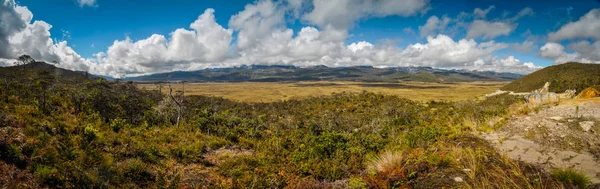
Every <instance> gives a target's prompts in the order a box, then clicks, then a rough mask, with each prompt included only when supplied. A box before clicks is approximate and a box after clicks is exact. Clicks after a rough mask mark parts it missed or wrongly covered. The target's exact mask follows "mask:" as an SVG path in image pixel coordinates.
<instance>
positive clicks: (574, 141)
mask: <svg viewBox="0 0 600 189" xmlns="http://www.w3.org/2000/svg"><path fill="white" fill-rule="evenodd" d="M586 130H587V131H586ZM481 136H482V138H484V139H486V140H488V141H490V142H491V143H492V144H494V146H495V147H496V148H497V149H498V150H499V151H500V152H501V153H506V154H507V155H508V156H509V157H511V158H513V159H517V160H522V161H524V162H528V163H533V164H538V165H541V166H542V167H544V168H546V169H548V170H553V169H566V168H570V169H574V170H577V171H581V172H583V173H584V174H586V175H587V176H588V177H589V178H590V179H591V181H592V183H600V99H599V98H595V99H589V100H583V99H575V100H566V101H562V102H561V103H560V104H558V105H550V106H546V107H542V108H541V109H539V110H537V111H535V110H534V111H531V112H530V113H529V114H526V115H517V116H513V117H512V118H510V119H509V121H508V123H507V124H506V125H504V126H503V127H502V128H500V129H499V130H497V131H494V132H491V133H483V134H481Z"/></svg>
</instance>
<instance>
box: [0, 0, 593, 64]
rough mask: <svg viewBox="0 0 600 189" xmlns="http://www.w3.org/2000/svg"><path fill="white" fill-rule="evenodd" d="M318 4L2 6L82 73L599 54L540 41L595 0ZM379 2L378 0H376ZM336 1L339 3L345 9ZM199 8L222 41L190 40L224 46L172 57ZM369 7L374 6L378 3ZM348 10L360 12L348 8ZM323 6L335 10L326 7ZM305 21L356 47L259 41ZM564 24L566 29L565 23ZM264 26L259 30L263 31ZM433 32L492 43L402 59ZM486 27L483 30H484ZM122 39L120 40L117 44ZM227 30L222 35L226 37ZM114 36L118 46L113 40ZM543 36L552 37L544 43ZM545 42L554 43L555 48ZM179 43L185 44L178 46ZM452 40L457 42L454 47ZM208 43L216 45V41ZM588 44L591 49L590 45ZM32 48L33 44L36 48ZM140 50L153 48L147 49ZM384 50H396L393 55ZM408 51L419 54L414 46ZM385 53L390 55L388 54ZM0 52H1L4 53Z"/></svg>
mask: <svg viewBox="0 0 600 189" xmlns="http://www.w3.org/2000/svg"><path fill="white" fill-rule="evenodd" d="M6 1H7V2H8V1H13V0H6ZM292 1H296V2H301V3H302V6H297V7H293V6H292V4H293V3H292ZM318 1H319V0H315V1H314V2H313V1H310V0H306V1H302V0H290V1H270V0H260V1H243V0H231V1H191V0H173V1H164V0H161V1H159V0H128V1H123V0H44V1H40V0H16V1H15V2H14V5H12V6H13V7H26V8H27V9H28V10H29V11H30V12H31V14H32V15H33V20H32V21H30V22H29V23H28V24H29V25H33V21H35V20H39V21H44V22H45V23H47V24H49V25H51V26H52V27H51V29H49V32H50V39H51V40H52V42H51V43H52V44H54V46H55V47H50V51H51V52H56V56H54V57H58V59H60V60H61V61H63V62H64V60H67V61H69V60H73V61H74V62H77V63H69V62H67V63H66V64H65V66H71V67H70V68H73V69H82V68H83V69H89V70H90V71H92V72H94V71H95V72H98V73H100V74H105V75H116V74H125V75H135V74H147V73H154V72H164V71H172V70H193V69H201V68H205V67H225V66H232V65H236V64H261V63H266V64H279V63H280V64H293V65H298V66H310V65H316V64H325V65H329V66H346V65H357V64H372V65H375V66H406V65H416V66H418V65H420V61H422V62H424V63H423V64H422V65H424V66H434V67H440V68H457V69H481V70H494V69H497V70H495V71H511V72H531V71H533V70H535V69H539V68H540V67H545V66H549V65H552V64H553V63H557V61H560V60H585V61H589V62H596V61H600V60H598V59H595V57H594V56H584V55H585V53H583V52H576V51H577V50H578V48H568V47H572V45H571V44H576V43H578V44H582V45H585V44H583V43H585V42H584V41H586V42H587V44H588V45H590V46H592V47H595V46H598V45H597V44H598V43H596V41H597V38H596V36H595V34H587V35H586V34H581V35H580V34H574V35H570V34H569V35H567V34H565V35H561V36H566V37H558V40H548V36H549V34H550V33H553V32H554V33H560V32H559V30H561V29H562V28H563V27H564V26H565V25H566V24H568V23H574V22H578V21H579V20H580V19H581V18H582V16H584V15H586V14H591V15H593V16H594V15H595V14H594V11H593V10H596V9H598V8H600V1H596V0H581V1H559V0H551V1H513V0H510V1H495V0H452V1H443V0H431V1H429V0H397V1H395V0H389V1H390V2H391V4H389V5H399V4H406V5H407V6H408V5H414V6H415V8H413V9H402V7H399V8H397V9H394V10H392V12H389V13H381V12H384V10H378V8H372V9H369V10H366V9H364V7H369V6H373V7H377V6H378V5H379V4H377V3H371V4H369V1H353V0H338V1H337V2H335V1H326V2H325V3H318ZM85 2H87V4H85ZM364 2H367V4H366V5H364V4H360V3H364ZM381 2H386V0H384V1H381ZM82 3H83V4H82ZM327 3H337V5H336V6H337V8H336V9H334V10H335V11H331V10H329V11H327V10H325V12H318V11H319V10H320V8H321V7H326V4H327ZM344 5H347V6H346V7H345V6H344ZM247 6H251V8H248V7H247ZM400 6H402V5H400ZM252 7H255V9H252ZM361 7H363V8H361ZM209 8H210V9H213V10H214V11H213V12H212V15H214V18H213V19H212V23H216V24H217V25H216V26H215V27H216V29H215V27H213V28H211V29H214V30H215V31H220V32H221V33H219V35H218V36H223V35H225V38H223V39H224V40H225V41H219V42H214V41H206V40H210V39H202V40H204V41H202V40H200V38H202V37H201V36H200V32H199V31H195V32H196V34H195V35H194V36H195V37H196V38H198V40H200V42H199V43H197V44H201V46H202V45H203V46H204V47H205V48H204V49H205V51H206V49H209V52H211V53H213V52H215V51H216V50H215V49H213V47H211V45H212V44H213V43H217V44H222V43H225V44H226V45H227V44H228V45H227V46H226V47H224V48H225V49H227V50H226V51H227V52H223V53H217V54H216V55H212V54H207V55H206V56H198V57H197V58H191V59H187V58H185V57H181V56H179V55H173V54H172V53H176V52H174V51H175V50H173V49H170V47H168V46H169V45H170V44H175V43H174V42H173V41H175V40H174V39H173V38H174V37H173V36H171V34H172V33H173V32H174V31H175V30H176V29H178V28H183V29H186V30H189V31H194V29H191V28H190V24H191V23H193V22H194V21H196V20H199V16H200V15H202V14H204V13H205V11H206V10H207V9H209ZM340 9H343V10H341V11H342V12H336V11H340ZM354 9H356V10H354ZM379 9H382V8H381V7H380V8H379ZM476 9H480V10H481V11H485V10H486V9H489V12H487V14H485V16H484V17H481V16H477V14H476V13H475V12H476ZM524 9H530V10H531V12H527V11H526V12H527V14H526V15H524V16H520V17H518V18H515V17H516V16H517V15H518V14H519V12H521V11H523V10H524ZM15 10H16V8H15ZM253 11H254V12H253ZM274 11H275V12H279V13H281V14H273V15H266V14H269V12H274ZM343 11H345V12H343ZM353 11H354V12H360V13H356V14H353V13H352V12H353ZM18 12H19V11H17V13H18ZM242 12H247V13H248V14H249V15H253V16H252V18H250V19H247V20H242V21H240V22H238V24H237V26H236V24H232V20H233V17H234V16H235V15H237V14H241V13H242ZM331 12H333V13H336V14H329V13H331ZM348 12H350V13H348ZM599 12H600V11H599ZM337 13H339V14H337ZM19 14H20V13H19ZM340 14H341V15H351V16H349V18H347V19H346V18H338V17H339V15H340ZM207 15H209V14H207ZM311 16H312V17H311ZM352 16H353V17H352ZM433 16H435V17H437V18H439V19H440V20H442V18H443V17H446V18H447V19H448V23H447V24H446V25H445V26H443V27H438V28H437V29H434V30H435V32H430V33H427V34H429V35H422V34H421V33H422V32H421V29H420V27H423V26H424V25H425V24H426V23H427V21H428V20H429V19H430V18H431V17H433ZM513 18H514V19H513ZM207 19H208V22H210V21H211V19H210V18H208V17H207ZM253 19H256V20H253ZM511 19H512V20H511ZM594 19H595V17H594V18H591V19H589V20H588V21H589V22H590V23H592V25H594V24H597V21H598V22H600V19H599V20H594ZM257 20H258V21H257ZM273 20H275V21H273ZM281 20H282V21H281ZM476 20H479V21H481V23H480V24H483V26H482V27H483V29H485V27H486V26H491V25H488V24H493V23H495V22H496V24H498V26H499V27H501V29H502V28H503V29H508V30H507V32H504V33H501V34H497V33H496V34H492V33H494V31H480V32H479V33H478V34H475V33H477V32H475V31H474V30H475V29H473V28H474V26H475V25H476V24H475V22H477V21H476ZM254 21H256V23H262V25H260V24H259V25H257V24H247V23H252V22H254ZM582 22H583V21H582ZM339 23H350V24H349V25H344V24H342V25H344V26H342V27H333V28H329V29H328V26H335V25H336V24H339ZM502 24H504V25H502ZM252 25H257V26H256V28H253V26H252ZM502 26H505V27H507V28H504V27H502ZM580 27H585V26H580ZM590 27H593V26H590ZM313 28H314V29H315V30H317V32H318V33H319V35H318V37H317V38H316V39H315V40H319V41H318V44H312V45H313V46H309V47H312V48H321V49H324V50H330V51H336V52H337V51H341V50H339V47H338V46H347V47H348V48H350V46H351V45H352V44H357V45H358V44H361V45H360V48H359V52H357V50H356V49H354V50H351V51H352V53H354V54H348V53H345V52H344V53H339V54H335V55H332V54H323V53H320V52H312V54H310V52H308V51H307V52H304V50H307V49H295V48H296V47H287V48H286V49H284V50H281V51H280V50H278V49H275V50H274V49H273V48H265V46H267V42H269V43H268V44H269V45H273V46H278V44H285V45H287V46H291V44H292V41H293V40H294V39H298V40H299V39H300V38H301V37H298V36H299V32H300V31H301V30H303V29H307V30H306V31H309V30H308V29H313ZM221 29H222V30H221ZM288 29H289V30H290V31H291V32H292V33H293V34H292V36H291V37H289V39H287V41H285V43H284V42H281V43H275V42H272V41H274V39H275V38H274V37H273V36H275V34H281V35H284V34H285V30H288ZM587 29H593V28H587ZM201 30H203V29H201ZM471 30H473V31H471ZM564 30H565V32H566V31H567V30H568V29H564ZM227 31H230V32H231V34H229V35H228V34H227ZM253 31H260V32H254V33H255V34H253V35H248V36H246V37H248V38H250V39H256V40H255V42H249V43H248V45H243V44H240V40H239V39H240V38H243V36H242V37H240V35H246V34H240V33H253ZM311 31H312V30H311ZM468 32H473V33H474V34H473V35H469V34H468ZM481 32H483V33H481ZM486 32H487V33H486ZM490 32H491V33H490ZM561 32H562V31H561ZM265 33H266V34H267V35H263V34H265ZM599 33H600V32H599ZM154 34H158V35H160V36H163V37H164V40H162V41H164V42H162V43H163V44H159V45H162V46H165V47H166V48H164V49H167V50H164V51H165V52H164V53H166V51H169V53H170V54H165V55H164V56H161V58H162V59H158V60H156V61H154V59H151V58H149V57H142V58H140V57H138V55H139V56H142V55H141V54H152V53H156V52H154V51H149V50H148V49H144V48H146V47H139V43H138V45H137V46H136V42H139V41H140V40H145V39H148V38H150V37H151V36H152V35H154ZM221 34H223V35H221ZM329 34H332V35H333V34H336V35H337V34H340V36H341V37H332V38H327V39H326V37H324V36H326V35H327V36H329ZM438 34H441V35H444V36H447V37H449V38H450V39H451V40H452V41H453V42H456V43H458V42H459V40H473V41H474V42H475V43H476V44H477V45H481V44H485V43H489V42H492V43H494V45H497V46H494V47H490V49H488V50H486V47H479V46H477V47H474V48H476V49H474V50H475V51H473V55H467V57H450V58H448V57H446V58H448V59H444V58H443V57H442V58H440V59H429V58H426V59H407V58H402V56H407V54H414V53H417V52H413V51H414V49H415V48H413V47H416V46H414V45H415V44H417V43H419V44H425V45H430V44H433V43H435V42H432V41H430V40H428V37H427V36H430V37H432V40H434V41H435V40H441V39H442V38H440V37H439V36H437V35H438ZM487 34H489V35H491V36H487V37H486V35H487ZM13 35H15V34H13ZM215 35H216V34H215ZM573 36H574V37H573ZM127 37H128V38H129V39H130V41H127ZM227 37H229V38H231V39H230V40H227V39H228V38H227ZM161 39H162V38H161ZM444 39H445V38H444ZM115 40H118V42H123V43H122V44H121V43H119V44H116V43H115ZM157 40H158V38H157ZM13 41H14V40H13ZM63 41H64V42H66V46H67V47H68V48H71V49H72V51H74V52H75V53H76V54H77V55H78V56H79V57H77V58H74V59H73V58H66V57H63V55H60V54H61V53H58V51H57V50H52V48H59V47H58V46H59V45H58V43H60V42H63ZM158 41H161V40H158ZM313 42H314V41H313ZM361 42H365V43H361ZM524 42H530V43H532V45H530V46H529V50H526V51H525V52H523V51H522V50H521V51H519V50H515V48H513V46H514V45H516V44H521V43H524ZM15 43H16V42H10V40H9V45H6V46H8V48H9V49H11V50H12V51H13V52H15V53H13V54H17V53H16V52H29V51H28V50H27V48H28V47H24V46H23V45H14V44H15ZM156 43H159V42H156ZM315 43H316V42H315ZM549 43H552V44H550V45H548V44H549ZM554 44H558V45H560V46H558V47H557V46H556V45H554ZM128 45H129V46H128ZM181 45H183V47H185V45H187V44H181ZM190 45H192V44H190ZM456 45H457V46H460V45H458V44H456ZM503 45H504V46H503ZM545 45H547V46H546V47H557V49H558V50H562V51H560V52H557V51H552V52H554V54H548V53H549V52H550V51H549V50H553V49H548V48H546V49H545V50H548V51H544V53H542V52H541V50H542V49H540V48H541V47H543V46H545ZM552 45H554V46H552ZM570 45H571V46H570ZM196 46H197V45H196ZM389 46H394V47H396V49H395V50H389ZM110 47H114V48H113V49H114V50H112V51H111V50H109V48H110ZM117 47H120V48H117ZM138 47H139V48H140V49H136V51H135V52H136V53H137V54H134V55H132V52H133V51H131V50H128V49H127V48H138ZM357 47H358V46H357ZM365 47H368V48H369V49H370V51H369V52H366V50H369V49H365ZM560 47H562V49H560ZM19 48H24V49H19ZM161 48H162V47H161ZM214 48H216V49H221V50H222V49H223V48H222V47H214ZM436 48H438V47H436ZM477 48H479V49H477ZM598 48H599V49H600V47H598ZM117 49H120V50H121V51H122V53H120V52H119V51H117ZM385 49H387V50H385ZM429 49H433V47H429ZM37 50H38V51H39V48H38V49H37ZM150 50H156V49H152V48H151V49H150ZM308 50H310V49H308ZM345 50H346V49H345ZM438 50H439V52H440V53H444V52H446V53H450V54H451V55H453V54H456V53H453V52H448V51H446V50H443V49H438ZM472 50H473V49H471V50H464V51H469V52H468V53H470V52H471V51H472ZM158 51H160V50H158ZM270 51H277V52H285V53H286V54H285V55H279V54H273V52H270ZM363 51H365V52H363ZM458 51H460V50H458ZM483 51H485V52H483ZM36 52H37V51H36ZM69 52H70V51H69ZM150 52H152V53H150ZM297 52H301V53H297ZM111 53H112V54H111ZM158 53H163V52H158ZM189 53H191V54H192V55H194V56H195V55H196V54H202V53H203V51H202V50H199V51H190V52H189ZM205 53H206V52H205ZM250 53H256V54H260V56H250V55H249V54H250ZM359 53H362V54H359ZM394 53H396V54H398V55H394ZM418 53H426V52H420V51H419V52H418ZM557 53H558V54H557ZM587 53H589V52H587ZM34 54H35V53H34ZM39 54H41V55H40V56H39V58H41V59H44V56H43V54H45V53H39ZM49 54H52V53H49ZM62 54H64V53H62ZM67 54H68V53H67ZM297 54H301V55H302V56H296V55H297ZM357 54H358V55H357ZM382 54H385V55H386V56H389V57H385V58H381V57H379V58H377V57H376V56H383V55H382ZM400 54H402V55H400ZM433 54H435V53H433ZM98 55H101V56H98ZM117 55H122V56H123V57H118V56H117ZM369 56H371V57H369ZM473 56H480V57H473ZM510 56H512V57H513V58H516V59H518V60H519V61H518V62H516V63H514V65H517V66H516V67H511V68H508V67H507V66H512V63H510V64H511V65H509V64H508V63H507V64H506V65H505V66H504V67H506V68H504V67H503V68H499V67H498V66H497V65H494V64H500V63H499V62H502V61H501V60H508V57H510ZM98 57H101V58H98ZM173 57H177V58H173ZM215 57H216V58H215ZM261 57H263V58H261ZM264 57H267V58H264ZM392 57H396V58H395V59H394V58H392ZM0 58H1V57H0ZM569 58H570V59H569ZM5 59H7V57H5ZM332 59H334V60H332ZM478 60H481V61H478ZM378 61H380V62H378ZM461 61H462V62H461ZM149 62H152V63H149ZM182 62H186V63H182ZM475 62H479V63H475ZM481 62H484V63H481ZM494 62H495V63H494ZM524 63H533V64H534V65H535V67H532V66H529V67H519V65H522V64H524ZM76 64H77V65H76ZM79 64H81V65H79ZM481 64H483V65H484V66H482V65H481ZM101 67H102V68H101ZM523 69H526V70H523Z"/></svg>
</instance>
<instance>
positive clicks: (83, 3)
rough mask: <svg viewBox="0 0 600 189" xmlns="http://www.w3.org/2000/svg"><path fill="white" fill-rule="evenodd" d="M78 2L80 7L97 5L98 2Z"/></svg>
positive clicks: (85, 0)
mask: <svg viewBox="0 0 600 189" xmlns="http://www.w3.org/2000/svg"><path fill="white" fill-rule="evenodd" d="M77 3H78V4H79V7H85V6H88V7H95V6H97V4H96V0H77Z"/></svg>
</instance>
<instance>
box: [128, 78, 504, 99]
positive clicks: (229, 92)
mask: <svg viewBox="0 0 600 189" xmlns="http://www.w3.org/2000/svg"><path fill="white" fill-rule="evenodd" d="M505 84H506V82H468V83H452V84H440V83H422V82H403V83H362V82H294V83H278V82H241V83H186V84H185V94H186V95H208V96H218V97H224V98H227V99H232V100H237V101H243V102H273V101H280V100H289V99H301V98H307V97H311V96H322V95H329V94H331V93H341V92H363V91H367V92H374V93H382V94H388V95H396V96H399V97H404V98H408V99H411V100H417V101H428V100H450V101H456V100H466V99H473V98H475V97H478V96H482V95H484V94H488V93H491V92H494V91H495V90H497V89H498V88H500V87H502V86H503V85H505ZM138 87H140V88H144V89H148V90H158V89H159V88H160V87H159V85H158V84H138ZM172 87H173V89H174V90H182V88H183V86H182V84H172ZM168 90H169V88H168V86H167V85H165V84H163V86H162V92H165V93H167V92H168Z"/></svg>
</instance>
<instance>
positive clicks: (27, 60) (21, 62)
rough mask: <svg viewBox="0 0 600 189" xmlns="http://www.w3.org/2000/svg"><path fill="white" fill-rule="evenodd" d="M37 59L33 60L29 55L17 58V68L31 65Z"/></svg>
mask: <svg viewBox="0 0 600 189" xmlns="http://www.w3.org/2000/svg"><path fill="white" fill-rule="evenodd" d="M34 62H35V59H33V58H31V56H29V55H26V54H24V55H21V56H19V58H17V61H16V62H15V63H14V64H15V66H20V65H26V64H31V63H34Z"/></svg>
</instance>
